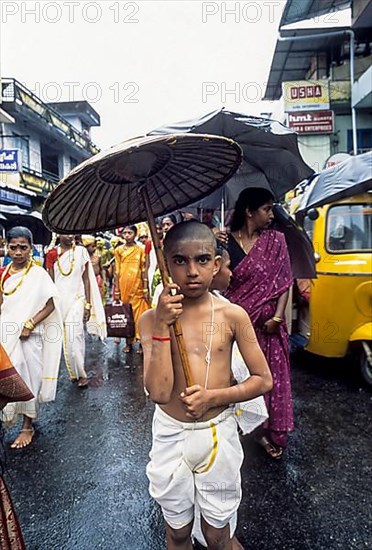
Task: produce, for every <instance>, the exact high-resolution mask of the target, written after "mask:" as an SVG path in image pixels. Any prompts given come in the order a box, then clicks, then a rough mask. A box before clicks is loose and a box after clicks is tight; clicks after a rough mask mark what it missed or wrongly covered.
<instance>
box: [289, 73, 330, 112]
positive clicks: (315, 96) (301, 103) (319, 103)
mask: <svg viewBox="0 0 372 550" xmlns="http://www.w3.org/2000/svg"><path fill="white" fill-rule="evenodd" d="M283 97H284V110H285V111H286V112H287V113H289V112H292V111H310V110H311V111H314V110H325V109H329V83H328V80H295V81H292V82H283Z"/></svg>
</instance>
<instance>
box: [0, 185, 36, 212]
mask: <svg viewBox="0 0 372 550" xmlns="http://www.w3.org/2000/svg"><path fill="white" fill-rule="evenodd" d="M0 201H3V202H6V203H10V204H19V205H21V206H27V207H29V208H30V207H31V199H30V197H26V196H25V195H21V194H20V193H17V192H16V191H11V190H10V189H2V188H0Z"/></svg>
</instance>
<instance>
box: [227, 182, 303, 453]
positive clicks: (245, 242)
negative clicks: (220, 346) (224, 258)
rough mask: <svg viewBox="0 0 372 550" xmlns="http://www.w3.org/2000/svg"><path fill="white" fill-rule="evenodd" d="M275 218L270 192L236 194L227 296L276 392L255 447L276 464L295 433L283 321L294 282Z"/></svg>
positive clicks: (271, 395)
mask: <svg viewBox="0 0 372 550" xmlns="http://www.w3.org/2000/svg"><path fill="white" fill-rule="evenodd" d="M273 217H274V216H273V196H272V194H271V193H270V192H269V191H267V190H266V189H259V188H249V189H245V190H244V191H242V192H241V193H240V195H239V198H238V200H237V202H236V205H235V211H234V215H233V218H232V222H231V233H230V235H229V238H228V250H229V254H230V258H231V269H232V272H233V277H232V280H231V283H230V286H229V288H228V290H227V291H226V293H225V296H226V298H228V299H229V300H230V301H231V302H233V303H235V304H239V305H240V306H242V307H243V308H244V309H245V310H246V311H247V312H248V314H249V316H250V318H251V321H252V324H253V326H254V329H255V331H256V335H257V339H258V342H259V344H260V346H261V348H262V351H263V352H264V354H265V357H266V360H267V362H268V364H269V367H270V370H271V373H272V376H273V380H274V386H273V389H272V390H271V392H269V393H268V394H266V395H265V400H266V406H267V409H268V412H269V418H268V420H267V421H266V423H265V425H264V429H263V430H264V431H263V433H262V432H261V434H260V437H258V442H259V443H260V444H261V445H262V446H263V447H264V449H265V451H266V452H267V453H268V454H269V455H270V456H271V457H272V458H280V457H281V455H282V454H283V450H284V448H285V447H286V445H287V434H288V432H289V431H291V430H292V429H293V408H292V397H291V382H290V364H289V342H288V332H287V327H286V323H285V317H284V310H285V307H286V304H287V300H288V292H289V289H290V287H291V286H292V283H293V279H292V272H291V266H290V260H289V255H288V250H287V246H286V243H285V238H284V235H283V234H282V233H279V232H278V231H274V230H273V229H269V226H270V224H271V222H272V220H273Z"/></svg>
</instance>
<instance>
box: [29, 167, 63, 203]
mask: <svg viewBox="0 0 372 550" xmlns="http://www.w3.org/2000/svg"><path fill="white" fill-rule="evenodd" d="M58 182H59V178H58V176H56V175H55V174H52V173H50V172H48V171H46V170H43V171H42V172H41V173H40V172H37V171H36V170H32V169H31V168H25V167H23V171H22V176H21V187H25V188H26V189H29V190H30V191H35V192H36V193H38V194H40V195H42V196H43V197H46V196H47V195H49V193H51V192H52V191H53V189H54V188H55V187H56V185H57V183H58Z"/></svg>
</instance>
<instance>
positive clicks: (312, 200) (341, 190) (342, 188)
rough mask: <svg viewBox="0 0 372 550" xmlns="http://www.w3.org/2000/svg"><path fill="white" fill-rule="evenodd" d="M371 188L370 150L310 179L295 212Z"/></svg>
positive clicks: (371, 166)
mask: <svg viewBox="0 0 372 550" xmlns="http://www.w3.org/2000/svg"><path fill="white" fill-rule="evenodd" d="M371 189H372V152H371V151H370V152H368V153H364V154H362V155H358V156H355V157H351V158H349V159H347V160H345V161H344V162H341V164H338V165H337V166H333V167H332V168H328V169H327V170H323V171H322V172H320V174H317V175H316V176H314V177H313V178H311V179H310V181H309V182H308V185H307V186H306V187H305V191H304V195H303V198H302V200H301V202H300V204H299V207H298V208H297V210H296V214H299V215H301V214H304V213H305V211H306V210H309V208H315V207H316V206H322V205H324V204H328V203H330V202H333V201H336V200H340V199H344V198H346V197H351V196H352V195H357V194H358V193H363V192H365V191H369V190H371Z"/></svg>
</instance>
